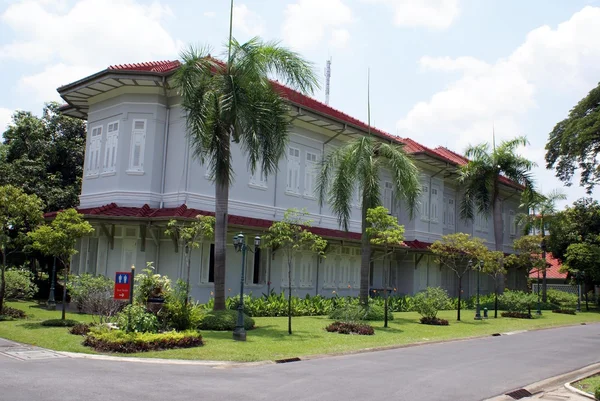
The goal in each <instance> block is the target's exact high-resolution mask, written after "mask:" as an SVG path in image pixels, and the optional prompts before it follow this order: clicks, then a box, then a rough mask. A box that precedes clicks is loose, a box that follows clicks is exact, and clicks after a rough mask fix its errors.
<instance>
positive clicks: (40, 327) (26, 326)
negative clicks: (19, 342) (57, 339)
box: [17, 322, 48, 330]
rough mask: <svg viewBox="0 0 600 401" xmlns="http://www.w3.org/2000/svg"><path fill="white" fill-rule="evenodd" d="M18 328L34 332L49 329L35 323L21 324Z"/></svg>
mask: <svg viewBox="0 0 600 401" xmlns="http://www.w3.org/2000/svg"><path fill="white" fill-rule="evenodd" d="M17 326H21V327H23V328H25V329H28V330H32V329H47V328H48V327H46V326H42V324H41V323H40V322H37V323H34V322H28V323H21V324H18V325H17Z"/></svg>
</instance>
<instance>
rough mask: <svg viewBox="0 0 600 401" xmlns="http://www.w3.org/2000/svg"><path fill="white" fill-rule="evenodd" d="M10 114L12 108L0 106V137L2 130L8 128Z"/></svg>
mask: <svg viewBox="0 0 600 401" xmlns="http://www.w3.org/2000/svg"><path fill="white" fill-rule="evenodd" d="M12 114H13V110H10V109H5V108H4V107H0V137H2V133H4V131H6V129H7V128H8V124H10V122H11V117H12Z"/></svg>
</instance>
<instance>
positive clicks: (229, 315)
mask: <svg viewBox="0 0 600 401" xmlns="http://www.w3.org/2000/svg"><path fill="white" fill-rule="evenodd" d="M236 324H237V311H234V310H231V309H225V310H219V311H209V312H206V313H205V314H204V316H202V320H200V324H199V325H198V328H199V329H201V330H216V331H233V330H234V329H235V326H236ZM253 328H254V319H252V318H251V317H250V316H247V315H244V329H246V330H251V329H253Z"/></svg>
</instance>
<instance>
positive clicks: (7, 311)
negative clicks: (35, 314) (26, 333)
mask: <svg viewBox="0 0 600 401" xmlns="http://www.w3.org/2000/svg"><path fill="white" fill-rule="evenodd" d="M0 315H3V316H7V317H10V318H12V319H25V318H26V317H27V314H26V313H25V312H23V311H22V310H21V309H16V308H11V307H10V306H4V308H2V313H0Z"/></svg>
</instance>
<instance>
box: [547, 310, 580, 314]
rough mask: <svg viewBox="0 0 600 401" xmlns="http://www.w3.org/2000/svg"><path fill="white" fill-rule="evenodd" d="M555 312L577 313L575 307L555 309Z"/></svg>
mask: <svg viewBox="0 0 600 401" xmlns="http://www.w3.org/2000/svg"><path fill="white" fill-rule="evenodd" d="M552 312H553V313H564V314H565V315H576V313H575V310H574V309H554V310H553V311H552Z"/></svg>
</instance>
